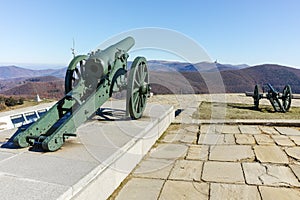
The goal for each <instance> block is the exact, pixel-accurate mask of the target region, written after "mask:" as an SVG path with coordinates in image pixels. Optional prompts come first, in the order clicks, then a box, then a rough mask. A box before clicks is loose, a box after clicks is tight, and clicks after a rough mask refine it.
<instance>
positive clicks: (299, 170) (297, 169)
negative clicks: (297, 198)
mask: <svg viewBox="0 0 300 200" xmlns="http://www.w3.org/2000/svg"><path fill="white" fill-rule="evenodd" d="M290 168H291V169H292V171H293V172H294V174H295V175H296V176H297V178H298V180H299V181H300V164H292V165H290Z"/></svg>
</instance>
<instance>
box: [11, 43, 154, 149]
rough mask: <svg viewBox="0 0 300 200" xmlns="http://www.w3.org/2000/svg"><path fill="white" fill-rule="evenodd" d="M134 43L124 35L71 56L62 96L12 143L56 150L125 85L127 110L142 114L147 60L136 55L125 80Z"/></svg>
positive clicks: (148, 87) (135, 114)
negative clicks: (101, 48)
mask: <svg viewBox="0 0 300 200" xmlns="http://www.w3.org/2000/svg"><path fill="white" fill-rule="evenodd" d="M133 45H134V39H133V38H132V37H127V38H125V39H124V40H122V41H120V42H118V43H116V44H114V45H112V46H110V47H108V48H107V49H104V50H103V51H100V50H98V51H96V52H92V53H91V54H89V55H79V56H76V57H74V58H73V60H72V61H71V62H70V64H69V67H68V69H67V72H66V77H65V93H66V95H65V97H64V98H62V99H61V100H60V101H58V102H57V103H56V104H55V105H54V106H53V107H52V108H51V109H50V110H49V111H48V112H47V113H46V114H45V115H44V116H42V117H41V118H40V119H39V120H38V121H36V122H35V123H33V124H32V125H31V126H30V127H29V128H27V129H26V130H25V131H22V132H20V133H19V134H18V135H17V136H15V137H14V139H13V142H14V144H15V145H17V146H19V147H26V146H29V145H40V146H41V147H42V148H43V149H44V150H45V151H56V150H57V149H59V148H60V147H61V146H62V145H63V143H64V141H65V140H66V139H67V138H69V137H71V136H76V135H75V134H74V133H75V131H76V129H77V128H78V127H79V126H80V125H81V124H82V123H84V122H85V121H86V120H87V119H89V118H90V117H91V116H92V115H93V114H94V113H95V112H96V111H97V109H98V108H99V107H101V106H102V105H103V104H104V103H105V102H106V101H107V100H108V99H109V98H110V97H111V95H112V92H113V91H117V90H121V89H124V88H127V102H128V103H127V106H128V107H127V108H126V110H129V113H130V116H131V118H133V119H138V118H140V117H142V114H143V111H144V109H145V107H146V102H147V101H146V99H147V97H148V95H149V92H150V86H149V75H148V68H147V61H146V59H145V58H144V57H137V58H136V59H135V60H134V62H133V64H132V67H131V70H130V74H129V79H127V58H128V54H127V51H129V50H130V48H131V47H132V46H133ZM78 64H79V65H78ZM126 79H127V81H126ZM127 112H128V111H127Z"/></svg>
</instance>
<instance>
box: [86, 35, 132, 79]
mask: <svg viewBox="0 0 300 200" xmlns="http://www.w3.org/2000/svg"><path fill="white" fill-rule="evenodd" d="M134 43H135V42H134V39H133V38H132V37H127V38H125V39H123V40H121V41H120V42H118V43H116V44H114V45H111V46H109V47H107V48H106V49H104V50H97V51H96V52H92V53H91V54H90V56H89V57H88V58H87V60H86V64H85V68H86V72H87V77H88V79H90V80H88V82H90V81H95V79H100V78H102V77H103V75H106V74H107V73H108V71H109V70H110V67H111V66H114V62H115V60H116V59H117V58H120V56H122V55H124V54H125V53H126V52H127V51H129V50H130V49H131V47H133V45H134ZM126 56H127V54H126ZM126 59H127V57H126ZM96 82H97V81H96Z"/></svg>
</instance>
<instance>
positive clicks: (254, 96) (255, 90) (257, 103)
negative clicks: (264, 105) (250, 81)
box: [253, 85, 260, 110]
mask: <svg viewBox="0 0 300 200" xmlns="http://www.w3.org/2000/svg"><path fill="white" fill-rule="evenodd" d="M259 96H260V94H259V91H258V85H255V87H254V94H253V99H254V107H255V109H256V110H258V107H259Z"/></svg>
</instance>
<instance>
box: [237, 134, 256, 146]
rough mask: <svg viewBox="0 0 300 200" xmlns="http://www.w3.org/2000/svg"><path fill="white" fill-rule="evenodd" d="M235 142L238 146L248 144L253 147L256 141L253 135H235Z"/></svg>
mask: <svg viewBox="0 0 300 200" xmlns="http://www.w3.org/2000/svg"><path fill="white" fill-rule="evenodd" d="M234 137H235V141H236V143H237V144H241V145H243V144H245V145H246V144H248V145H253V144H255V139H254V137H253V135H246V134H235V135H234Z"/></svg>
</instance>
